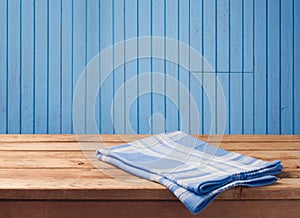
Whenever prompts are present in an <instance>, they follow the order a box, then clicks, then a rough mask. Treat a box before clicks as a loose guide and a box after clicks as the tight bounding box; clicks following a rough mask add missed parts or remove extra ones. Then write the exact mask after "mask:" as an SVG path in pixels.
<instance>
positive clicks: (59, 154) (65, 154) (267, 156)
mask: <svg viewBox="0 0 300 218" xmlns="http://www.w3.org/2000/svg"><path fill="white" fill-rule="evenodd" d="M237 152H239V153H241V154H244V155H248V156H252V157H255V158H260V159H263V160H275V159H282V160H284V159H300V151H245V150H243V151H237ZM84 154H85V155H89V157H90V158H93V159H94V158H95V156H94V150H87V151H85V152H84V153H83V152H82V151H81V150H78V151H14V152H11V151H2V152H1V153H0V159H6V158H7V159H9V158H11V159H14V160H17V159H18V158H20V159H21V158H24V157H31V158H34V159H45V161H47V160H49V159H51V158H53V159H79V158H81V159H84V158H85V156H84Z"/></svg>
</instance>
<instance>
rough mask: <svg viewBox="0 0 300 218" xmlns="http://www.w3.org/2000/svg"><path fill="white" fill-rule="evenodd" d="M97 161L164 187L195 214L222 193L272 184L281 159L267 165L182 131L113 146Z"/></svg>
mask: <svg viewBox="0 0 300 218" xmlns="http://www.w3.org/2000/svg"><path fill="white" fill-rule="evenodd" d="M96 156H97V158H98V159H99V160H102V161H105V162H108V163H110V164H112V165H114V166H116V167H119V168H121V169H123V170H125V171H127V172H130V173H132V174H134V175H136V176H139V177H142V178H145V179H149V180H152V181H155V182H158V183H161V184H162V185H164V186H166V187H167V188H168V189H169V190H170V191H171V192H172V193H173V194H174V195H175V196H177V197H178V199H179V200H180V201H181V202H182V203H183V204H184V205H185V206H186V207H187V208H188V209H189V210H190V211H191V213H193V214H197V213H199V212H200V211H201V210H203V209H204V208H205V207H206V206H207V205H208V204H209V203H210V202H211V201H212V200H213V199H214V198H216V197H217V195H218V194H220V193H221V192H222V191H224V190H227V189H229V188H232V187H235V186H249V187H255V186H263V185H269V184H272V183H274V182H276V180H277V178H276V177H275V176H274V175H275V174H278V173H280V172H281V170H282V165H281V162H280V161H279V160H275V161H273V162H266V161H262V160H259V159H256V158H252V157H249V156H245V155H241V154H238V153H235V152H229V151H226V150H224V149H221V148H218V147H214V146H211V145H209V144H208V143H206V142H204V141H201V140H198V139H196V138H194V137H192V136H190V135H187V134H185V133H183V132H180V131H176V132H171V133H161V134H158V135H153V136H151V137H148V138H145V139H141V140H137V141H134V142H130V143H126V144H122V145H119V146H115V147H112V148H106V149H98V150H97V151H96Z"/></svg>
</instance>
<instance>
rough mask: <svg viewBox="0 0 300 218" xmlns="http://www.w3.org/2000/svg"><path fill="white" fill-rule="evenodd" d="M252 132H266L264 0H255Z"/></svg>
mask: <svg viewBox="0 0 300 218" xmlns="http://www.w3.org/2000/svg"><path fill="white" fill-rule="evenodd" d="M254 10H255V13H254V16H255V17H254V19H255V24H254V28H255V31H254V37H255V39H254V48H255V58H254V62H255V65H254V133H256V134H266V126H267V119H266V78H267V73H266V70H267V69H266V0H259V1H258V0H255V8H254Z"/></svg>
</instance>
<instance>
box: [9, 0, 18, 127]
mask: <svg viewBox="0 0 300 218" xmlns="http://www.w3.org/2000/svg"><path fill="white" fill-rule="evenodd" d="M20 4H21V3H20V1H19V0H12V1H8V10H9V13H8V30H7V31H8V45H7V46H8V54H7V56H8V72H9V73H8V75H7V76H8V105H7V107H8V114H7V116H8V127H7V128H8V132H9V133H20V132H21V126H20V124H21V113H20V112H21V108H20V101H21V97H20V95H21V92H20V78H21V63H22V60H21V58H20V53H21V48H20V45H21V41H20V40H21V39H20V36H21V34H20V27H21V25H20V23H21V18H20V16H21V15H20V7H21V6H20Z"/></svg>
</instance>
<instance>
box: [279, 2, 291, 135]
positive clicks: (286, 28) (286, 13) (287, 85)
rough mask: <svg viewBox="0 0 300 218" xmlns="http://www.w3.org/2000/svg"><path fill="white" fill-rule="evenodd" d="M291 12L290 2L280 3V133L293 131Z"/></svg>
mask: <svg viewBox="0 0 300 218" xmlns="http://www.w3.org/2000/svg"><path fill="white" fill-rule="evenodd" d="M292 10H293V5H292V1H281V69H280V70H281V78H280V79H281V96H280V97H281V133H282V134H289V133H292V131H293V129H292V128H293V117H292V115H293V102H292V101H293V100H292V99H293V81H292V75H293V44H292V42H293V41H292V40H291V39H292V36H293V29H292V27H293V17H292V16H293V13H291V12H292Z"/></svg>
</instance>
